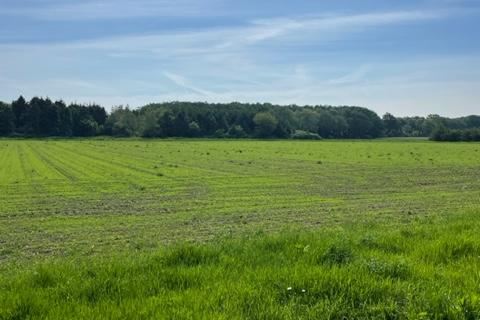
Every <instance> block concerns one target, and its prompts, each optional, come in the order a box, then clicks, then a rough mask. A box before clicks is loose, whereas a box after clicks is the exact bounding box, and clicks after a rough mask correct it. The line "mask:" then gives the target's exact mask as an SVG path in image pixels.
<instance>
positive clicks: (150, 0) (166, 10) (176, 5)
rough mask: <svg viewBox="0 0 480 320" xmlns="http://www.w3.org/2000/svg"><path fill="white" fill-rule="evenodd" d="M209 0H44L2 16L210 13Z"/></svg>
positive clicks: (46, 17) (63, 18) (75, 17)
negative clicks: (72, 0) (74, 0)
mask: <svg viewBox="0 0 480 320" xmlns="http://www.w3.org/2000/svg"><path fill="white" fill-rule="evenodd" d="M207 2H208V3H209V4H211V5H213V4H215V3H216V2H217V0H205V1H192V0H103V1H97V0H95V1H94V0H85V1H79V2H67V1H58V0H55V1H52V0H50V1H44V2H41V3H37V4H33V5H30V6H28V7H26V8H25V7H21V6H18V7H7V8H5V9H2V11H1V12H0V15H2V14H3V15H13V16H27V17H30V18H34V19H40V20H54V21H72V20H101V19H124V18H142V17H166V16H170V17H171V16H194V15H199V14H205V13H207V12H208V11H207V9H206V7H207Z"/></svg>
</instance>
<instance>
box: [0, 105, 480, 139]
mask: <svg viewBox="0 0 480 320" xmlns="http://www.w3.org/2000/svg"><path fill="white" fill-rule="evenodd" d="M440 128H445V129H448V130H465V129H473V128H480V116H469V117H464V118H457V119H449V118H443V117H440V116H438V115H431V116H428V117H426V118H424V117H407V118H396V117H395V116H393V115H391V114H388V113H387V114H385V115H384V116H383V118H380V117H379V116H378V115H377V114H376V113H375V112H373V111H371V110H369V109H366V108H361V107H349V106H344V107H331V106H304V107H300V106H296V105H291V106H277V105H272V104H259V103H257V104H244V103H228V104H211V103H191V102H169V103H160V104H150V105H147V106H144V107H142V108H140V109H136V110H131V109H130V108H128V107H117V108H114V109H113V110H112V112H111V113H110V114H107V112H106V111H105V109H104V108H103V107H101V106H98V105H95V104H91V105H79V104H70V105H68V106H67V105H66V104H65V103H64V102H62V101H55V102H53V101H51V100H50V99H48V98H46V99H44V98H38V97H35V98H33V99H31V100H30V101H25V99H24V98H23V97H20V98H19V99H17V100H16V101H13V102H12V103H11V104H5V103H1V102H0V135H1V136H80V137H85V136H95V135H110V136H119V137H130V136H142V137H217V138H294V139H320V138H378V137H383V136H386V137H427V136H430V135H432V134H433V133H434V132H437V131H439V129H440Z"/></svg>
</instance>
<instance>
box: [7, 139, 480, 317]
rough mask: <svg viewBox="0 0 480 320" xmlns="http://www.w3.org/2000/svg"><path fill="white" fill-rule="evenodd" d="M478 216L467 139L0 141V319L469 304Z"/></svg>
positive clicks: (479, 184)
mask: <svg viewBox="0 0 480 320" xmlns="http://www.w3.org/2000/svg"><path fill="white" fill-rule="evenodd" d="M479 217H480V144H476V143H458V144H452V143H432V142H428V141H422V140H415V141H413V140H412V141H408V140H378V141H320V142H298V141H247V140H242V141H233V140H232V141H227V140H224V141H214V140H98V139H97V140H0V319H24V318H48V319H55V318H61V319H66V318H84V319H91V318H119V319H122V318H171V319H177V318H206V319H208V318H223V319H234V318H247V319H252V318H259V319H277V318H286V319H298V318H311V319H318V318H331V319H342V318H349V319H350V318H355V319H357V318H367V319H368V318H380V319H386V318H390V319H396V318H398V319H403V318H414V319H430V318H432V319H434V318H435V319H450V318H453V319H477V318H480V271H479V270H480V239H479V238H480V237H479V236H478V234H479V232H480V222H479V221H478V220H479V219H478V218H479ZM187 242H188V243H187Z"/></svg>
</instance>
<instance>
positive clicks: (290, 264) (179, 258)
mask: <svg viewBox="0 0 480 320" xmlns="http://www.w3.org/2000/svg"><path fill="white" fill-rule="evenodd" d="M478 218H479V215H478V214H466V215H465V216H464V217H462V218H455V219H453V218H451V219H450V220H442V221H437V222H435V223H431V222H416V223H413V224H409V225H404V226H401V227H387V228H385V227H369V228H366V227H355V228H354V229H351V230H337V231H327V230H326V231H319V232H293V231H288V232H284V233H280V234H277V235H262V234H257V235H255V236H250V237H244V238H242V239H224V240H221V241H215V242H212V243H208V244H179V245H176V246H173V247H169V248H166V249H164V250H162V251H160V252H156V253H152V254H139V255H129V256H126V255H121V256H120V255H119V256H116V257H113V258H112V257H111V258H88V259H85V258H83V259H81V258H77V259H73V260H70V261H65V260H62V261H60V260H59V261H50V262H43V263H41V264H38V265H36V266H35V267H30V268H28V267H25V268H28V269H23V270H21V269H20V271H12V272H11V273H10V274H9V275H8V276H7V275H5V274H4V275H3V276H2V278H0V319H5V320H6V319H152V318H154V319H479V318H480V237H479V236H478V234H480V233H479V232H480V221H479V220H478ZM16 270H19V269H16Z"/></svg>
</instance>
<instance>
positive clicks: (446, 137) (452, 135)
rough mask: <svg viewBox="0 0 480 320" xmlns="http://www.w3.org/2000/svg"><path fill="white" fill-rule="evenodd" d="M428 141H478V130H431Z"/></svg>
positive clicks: (442, 128)
mask: <svg viewBox="0 0 480 320" xmlns="http://www.w3.org/2000/svg"><path fill="white" fill-rule="evenodd" d="M430 140H433V141H450V142H454V141H480V128H475V129H447V128H445V127H438V128H436V129H435V130H433V132H432V135H431V136H430Z"/></svg>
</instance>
